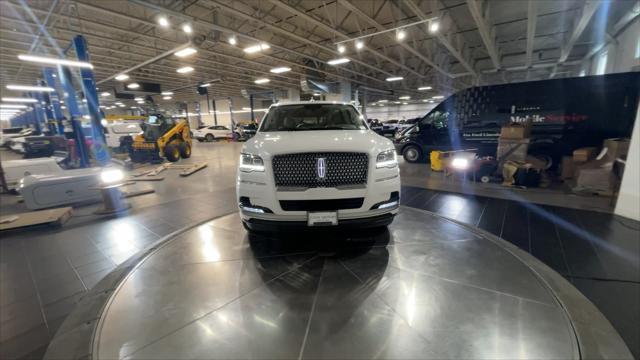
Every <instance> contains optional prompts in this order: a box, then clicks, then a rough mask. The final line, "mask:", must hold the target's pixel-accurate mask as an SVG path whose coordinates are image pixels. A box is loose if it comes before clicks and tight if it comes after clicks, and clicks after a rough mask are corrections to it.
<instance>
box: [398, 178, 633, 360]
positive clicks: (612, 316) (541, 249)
mask: <svg viewBox="0 0 640 360" xmlns="http://www.w3.org/2000/svg"><path fill="white" fill-rule="evenodd" d="M401 202H402V204H403V205H406V206H411V207H416V208H420V209H424V210H429V211H432V212H435V213H437V214H440V215H443V216H446V217H449V218H451V219H455V220H458V221H461V222H463V223H467V224H469V225H473V226H477V227H479V228H481V229H484V230H486V231H488V232H490V233H492V234H494V235H497V236H499V237H501V238H503V239H505V240H507V241H509V242H511V243H513V244H515V245H517V246H518V247H519V248H521V249H524V250H526V251H528V252H529V253H531V254H532V255H534V256H535V257H537V258H538V259H540V260H542V261H543V262H544V263H545V264H547V265H548V266H550V267H551V268H553V269H554V270H556V271H557V272H558V273H560V274H561V275H563V276H564V277H565V278H567V279H568V280H569V281H571V282H572V283H573V285H574V286H575V287H577V288H578V289H579V290H580V291H581V292H582V293H583V294H584V295H586V296H587V298H589V299H590V300H591V301H592V302H593V303H594V304H595V305H596V306H597V307H598V308H599V309H600V311H602V313H603V314H604V315H605V316H606V317H607V318H608V319H609V321H610V322H611V323H612V325H613V326H614V327H615V328H616V329H617V330H618V332H619V333H620V334H621V335H622V337H623V338H624V340H625V341H626V342H627V345H628V346H629V348H630V349H631V351H632V352H633V353H634V355H635V356H636V357H640V327H638V324H640V223H638V222H636V221H632V220H629V219H624V218H621V217H618V216H615V215H611V214H604V213H599V212H592V211H583V210H575V209H567V208H561V207H553V206H540V205H533V204H530V203H522V202H518V201H512V200H503V199H495V198H487V197H479V196H471V195H463V194H454V193H445V192H438V191H432V190H427V189H422V188H416V187H409V186H405V187H403V192H402V201H401Z"/></svg>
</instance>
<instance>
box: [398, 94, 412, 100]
mask: <svg viewBox="0 0 640 360" xmlns="http://www.w3.org/2000/svg"><path fill="white" fill-rule="evenodd" d="M398 99H400V100H409V99H411V96H409V95H405V96H400V97H399V98H398Z"/></svg>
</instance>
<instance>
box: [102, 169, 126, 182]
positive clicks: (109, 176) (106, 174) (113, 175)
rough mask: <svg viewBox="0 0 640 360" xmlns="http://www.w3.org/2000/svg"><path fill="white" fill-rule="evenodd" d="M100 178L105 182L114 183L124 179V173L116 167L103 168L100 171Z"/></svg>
mask: <svg viewBox="0 0 640 360" xmlns="http://www.w3.org/2000/svg"><path fill="white" fill-rule="evenodd" d="M100 179H102V182H103V183H105V184H114V183H117V182H120V181H122V180H123V179H124V173H123V172H122V171H121V170H118V169H112V170H104V171H103V172H101V173H100Z"/></svg>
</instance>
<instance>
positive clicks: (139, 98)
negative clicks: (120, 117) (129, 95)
mask: <svg viewBox="0 0 640 360" xmlns="http://www.w3.org/2000/svg"><path fill="white" fill-rule="evenodd" d="M133 100H135V101H144V98H141V97H136V98H133Z"/></svg>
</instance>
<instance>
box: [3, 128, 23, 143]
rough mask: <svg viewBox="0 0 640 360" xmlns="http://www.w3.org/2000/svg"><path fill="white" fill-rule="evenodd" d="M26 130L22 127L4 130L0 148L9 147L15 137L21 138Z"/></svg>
mask: <svg viewBox="0 0 640 360" xmlns="http://www.w3.org/2000/svg"><path fill="white" fill-rule="evenodd" d="M24 130H26V129H23V128H21V127H12V128H4V129H2V133H1V134H0V146H6V147H8V146H9V140H11V139H12V138H15V137H19V136H21V134H20V133H21V132H22V131H24Z"/></svg>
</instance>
